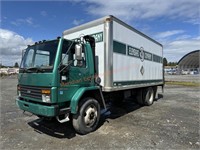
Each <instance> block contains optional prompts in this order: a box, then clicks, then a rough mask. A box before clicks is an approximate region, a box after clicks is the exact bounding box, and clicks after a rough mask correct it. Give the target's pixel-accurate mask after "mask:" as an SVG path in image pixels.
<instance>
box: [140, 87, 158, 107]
mask: <svg viewBox="0 0 200 150" xmlns="http://www.w3.org/2000/svg"><path fill="white" fill-rule="evenodd" d="M154 93H155V92H154V90H153V88H152V87H148V88H143V89H139V91H138V92H137V102H138V104H140V105H142V106H143V105H146V106H150V105H152V104H153V102H154V98H155V96H154Z"/></svg>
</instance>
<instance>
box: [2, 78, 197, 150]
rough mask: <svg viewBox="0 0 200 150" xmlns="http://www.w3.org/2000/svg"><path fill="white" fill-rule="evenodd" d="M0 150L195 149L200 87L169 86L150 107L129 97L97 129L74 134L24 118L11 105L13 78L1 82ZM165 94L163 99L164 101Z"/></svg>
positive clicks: (67, 126)
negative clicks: (86, 132) (143, 105)
mask: <svg viewBox="0 0 200 150" xmlns="http://www.w3.org/2000/svg"><path fill="white" fill-rule="evenodd" d="M0 83H1V99H0V102H1V105H0V106H1V108H0V110H1V117H0V119H1V134H0V144H1V149H50V150H51V149H199V147H200V140H199V138H200V137H199V129H200V128H199V123H200V122H199V119H200V118H199V108H200V105H199V99H200V95H199V87H185V86H173V85H167V86H166V87H165V92H164V94H162V93H161V90H159V93H160V95H159V97H160V98H159V99H158V100H157V101H155V102H154V104H153V105H152V106H150V107H140V106H139V105H137V104H136V103H134V102H133V101H132V99H127V101H126V102H124V103H123V104H122V105H121V106H120V107H119V106H118V107H117V106H111V108H110V111H111V114H110V115H107V116H102V119H101V120H102V121H101V124H100V126H99V128H98V129H97V130H96V131H95V132H93V133H90V134H88V135H85V136H80V135H78V134H76V133H75V132H74V130H73V128H72V126H71V124H70V122H68V123H64V124H59V123H56V122H54V123H52V122H47V121H42V120H40V119H38V118H37V117H35V116H25V115H23V113H22V111H21V110H19V109H18V108H17V106H16V104H15V98H16V84H17V79H16V77H15V78H13V77H8V78H4V79H2V78H1V79H0ZM162 96H163V97H162Z"/></svg>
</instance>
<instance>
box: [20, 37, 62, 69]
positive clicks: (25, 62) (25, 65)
mask: <svg viewBox="0 0 200 150" xmlns="http://www.w3.org/2000/svg"><path fill="white" fill-rule="evenodd" d="M58 42H59V40H53V41H47V42H43V43H39V44H36V45H33V46H29V47H28V48H27V49H26V52H25V54H24V56H23V59H22V62H21V65H20V72H21V71H23V72H51V71H52V70H53V66H54V61H55V57H56V52H57V47H58Z"/></svg>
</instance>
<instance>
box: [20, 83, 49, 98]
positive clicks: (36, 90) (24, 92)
mask: <svg viewBox="0 0 200 150" xmlns="http://www.w3.org/2000/svg"><path fill="white" fill-rule="evenodd" d="M42 89H49V88H41V87H33V86H24V85H20V91H21V96H22V97H23V96H25V97H30V98H35V99H40V100H41V99H42V93H41V90H42Z"/></svg>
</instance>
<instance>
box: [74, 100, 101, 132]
mask: <svg viewBox="0 0 200 150" xmlns="http://www.w3.org/2000/svg"><path fill="white" fill-rule="evenodd" d="M99 119H100V105H99V103H98V101H97V100H95V99H93V98H85V99H83V100H82V101H81V102H80V105H79V112H78V113H77V114H76V115H73V119H72V124H73V127H74V129H75V130H76V132H77V133H79V134H82V135H84V134H87V133H90V132H92V131H94V130H96V128H97V126H98V123H99Z"/></svg>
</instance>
